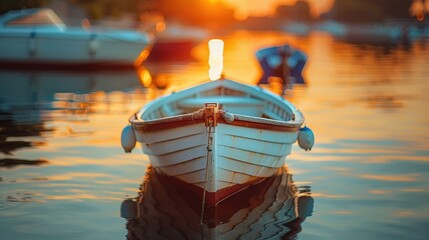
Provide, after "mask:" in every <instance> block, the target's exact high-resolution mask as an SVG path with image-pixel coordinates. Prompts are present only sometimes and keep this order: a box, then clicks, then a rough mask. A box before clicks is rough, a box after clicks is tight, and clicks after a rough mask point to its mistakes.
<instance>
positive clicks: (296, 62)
mask: <svg viewBox="0 0 429 240" xmlns="http://www.w3.org/2000/svg"><path fill="white" fill-rule="evenodd" d="M256 58H257V59H258V62H259V64H260V65H261V67H262V70H263V75H262V77H261V78H260V79H259V84H268V83H269V78H270V77H276V78H279V79H280V80H281V81H282V82H283V83H285V85H286V84H293V83H298V84H301V83H305V81H304V78H303V77H302V71H303V69H304V66H305V63H306V61H307V55H306V54H305V53H304V52H303V51H300V50H298V49H295V48H293V47H291V46H290V45H281V46H272V47H267V48H262V49H259V50H258V51H256Z"/></svg>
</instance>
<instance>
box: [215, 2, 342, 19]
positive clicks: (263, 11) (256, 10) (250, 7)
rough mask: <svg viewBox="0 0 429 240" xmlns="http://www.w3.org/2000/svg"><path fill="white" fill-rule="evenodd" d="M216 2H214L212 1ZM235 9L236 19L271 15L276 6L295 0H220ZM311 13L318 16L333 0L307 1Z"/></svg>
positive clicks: (291, 3)
mask: <svg viewBox="0 0 429 240" xmlns="http://www.w3.org/2000/svg"><path fill="white" fill-rule="evenodd" d="M212 1H216V0H212ZM221 1H224V2H225V3H228V4H229V5H231V6H233V7H235V8H236V9H237V10H236V17H237V18H239V19H244V18H246V17H248V16H264V15H272V14H274V12H275V9H276V7H277V6H278V5H293V4H294V3H295V2H296V0H221ZM308 2H309V3H310V4H311V7H312V13H313V14H315V15H318V14H320V13H323V12H325V11H327V10H328V9H330V7H331V6H332V3H333V2H334V0H308Z"/></svg>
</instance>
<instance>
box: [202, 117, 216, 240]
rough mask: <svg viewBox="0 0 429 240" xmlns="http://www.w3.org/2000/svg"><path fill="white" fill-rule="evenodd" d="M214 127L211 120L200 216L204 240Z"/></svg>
mask: <svg viewBox="0 0 429 240" xmlns="http://www.w3.org/2000/svg"><path fill="white" fill-rule="evenodd" d="M212 126H213V120H212V119H210V120H209V124H208V138H207V159H206V171H205V181H204V189H203V199H202V202H201V216H200V227H201V236H202V239H204V229H203V221H204V210H205V209H204V207H205V201H206V191H207V183H208V176H209V174H208V173H209V170H208V169H209V161H210V160H211V158H212V140H213V137H212Z"/></svg>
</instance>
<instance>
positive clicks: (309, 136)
mask: <svg viewBox="0 0 429 240" xmlns="http://www.w3.org/2000/svg"><path fill="white" fill-rule="evenodd" d="M298 145H299V146H300V147H301V148H302V149H304V150H305V151H309V150H311V148H312V147H313V146H314V134H313V131H311V129H310V128H308V127H303V128H301V129H300V130H299V134H298Z"/></svg>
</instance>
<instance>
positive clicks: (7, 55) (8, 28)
mask: <svg viewBox="0 0 429 240" xmlns="http://www.w3.org/2000/svg"><path fill="white" fill-rule="evenodd" d="M36 14H39V15H41V14H44V15H46V16H47V17H52V18H55V19H56V18H58V16H56V15H55V13H54V12H53V11H52V10H50V9H41V10H39V11H37V10H32V9H29V10H28V11H24V10H23V11H15V12H12V13H10V14H9V15H5V16H3V17H1V18H0V41H1V43H2V44H0V62H2V63H4V64H7V63H10V65H13V64H22V65H36V66H37V65H68V66H82V65H118V66H119V65H120V66H135V65H138V64H141V62H142V61H143V60H144V59H145V58H146V57H147V55H148V54H149V48H150V46H151V45H152V41H153V40H152V37H151V36H150V35H148V34H146V33H142V32H138V31H131V30H119V29H118V30H95V29H91V28H90V29H85V28H80V27H67V26H65V25H64V24H63V23H61V22H58V21H60V20H59V18H58V20H57V22H53V23H49V22H47V23H45V24H37V23H34V24H33V23H29V22H25V24H24V23H22V24H21V23H20V24H12V23H13V21H16V19H18V20H19V19H20V18H24V17H31V16H32V15H36Z"/></svg>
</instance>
